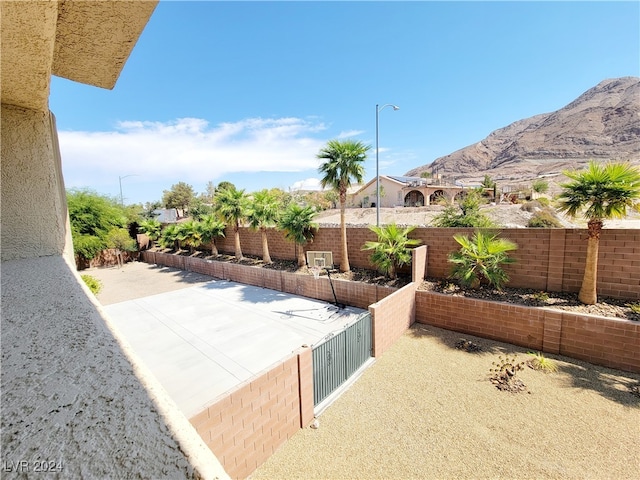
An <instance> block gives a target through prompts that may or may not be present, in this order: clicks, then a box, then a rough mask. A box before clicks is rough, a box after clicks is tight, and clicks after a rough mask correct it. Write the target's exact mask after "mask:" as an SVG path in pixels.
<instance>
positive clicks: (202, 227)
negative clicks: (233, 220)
mask: <svg viewBox="0 0 640 480" xmlns="http://www.w3.org/2000/svg"><path fill="white" fill-rule="evenodd" d="M225 227H226V225H225V224H224V222H221V221H219V220H218V219H217V218H216V217H215V216H214V215H206V216H204V217H203V218H202V220H201V221H200V222H198V223H197V224H196V228H197V230H198V233H199V234H200V238H201V239H202V243H208V244H209V245H210V246H211V255H215V256H217V255H218V247H217V246H216V238H218V237H224V229H225Z"/></svg>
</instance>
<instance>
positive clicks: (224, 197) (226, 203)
mask: <svg viewBox="0 0 640 480" xmlns="http://www.w3.org/2000/svg"><path fill="white" fill-rule="evenodd" d="M248 206H249V200H248V198H247V196H246V194H245V193H244V190H237V189H236V188H235V187H228V188H224V189H222V190H218V192H216V198H215V210H216V212H217V213H218V215H220V217H222V219H224V222H225V223H226V224H227V225H233V233H234V237H235V238H234V240H235V256H236V259H238V260H242V248H241V246H240V223H241V222H242V221H244V220H245V218H246V216H247V210H248Z"/></svg>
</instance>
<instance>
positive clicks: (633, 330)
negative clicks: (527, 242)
mask: <svg viewBox="0 0 640 480" xmlns="http://www.w3.org/2000/svg"><path fill="white" fill-rule="evenodd" d="M416 321H417V322H418V323H424V324H428V325H433V326H436V327H440V328H446V329H448V330H454V331H457V332H461V333H469V334H472V335H477V336H479V337H484V338H491V339H493V340H498V341H502V342H507V343H512V344H514V345H520V346H522V347H525V348H530V349H532V350H538V351H544V352H549V353H558V354H561V355H566V356H568V357H572V358H578V359H580V360H585V361H587V362H590V363H593V364H596V365H603V366H605V367H611V368H618V369H621V370H626V371H630V372H640V324H638V323H637V322H633V321H631V320H623V319H612V318H605V317H597V316H593V315H578V314H575V313H572V312H560V311H556V310H551V309H543V308H530V307H524V306H519V305H507V304H500V303H495V302H487V301H484V300H477V299H471V298H464V297H450V296H447V295H442V294H438V293H433V292H427V291H420V290H418V291H417V292H416Z"/></svg>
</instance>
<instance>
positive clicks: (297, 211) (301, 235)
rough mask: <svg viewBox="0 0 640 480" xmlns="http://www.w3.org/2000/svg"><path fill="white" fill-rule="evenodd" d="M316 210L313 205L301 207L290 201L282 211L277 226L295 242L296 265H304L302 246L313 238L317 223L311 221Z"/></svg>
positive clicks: (286, 236)
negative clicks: (296, 247)
mask: <svg viewBox="0 0 640 480" xmlns="http://www.w3.org/2000/svg"><path fill="white" fill-rule="evenodd" d="M315 216H316V211H315V210H314V209H313V207H308V206H307V207H301V206H300V205H298V204H295V203H290V204H289V206H288V207H287V209H286V210H285V211H284V212H283V214H282V216H281V217H280V221H279V223H278V228H280V230H282V231H283V232H284V236H285V238H287V239H288V240H292V241H293V242H295V244H296V245H297V246H300V248H299V249H298V266H299V267H304V266H305V264H306V263H307V262H306V259H305V257H304V246H305V245H306V244H307V243H308V242H310V241H312V240H313V237H314V235H315V232H316V230H318V224H316V223H315V222H314V221H313V218H314V217H315Z"/></svg>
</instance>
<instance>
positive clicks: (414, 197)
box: [404, 190, 424, 207]
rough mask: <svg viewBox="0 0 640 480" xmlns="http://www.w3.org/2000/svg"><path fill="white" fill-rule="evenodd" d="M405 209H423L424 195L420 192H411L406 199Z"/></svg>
mask: <svg viewBox="0 0 640 480" xmlns="http://www.w3.org/2000/svg"><path fill="white" fill-rule="evenodd" d="M404 206H405V207H422V206H424V195H423V194H422V192H419V191H418V190H411V191H410V192H409V193H407V194H406V195H405V197H404Z"/></svg>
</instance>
